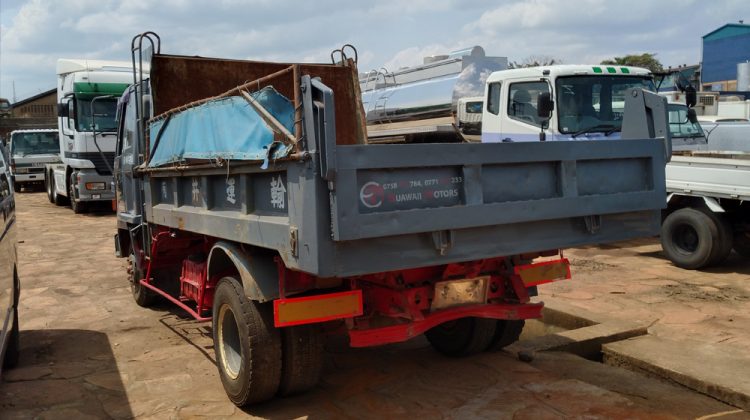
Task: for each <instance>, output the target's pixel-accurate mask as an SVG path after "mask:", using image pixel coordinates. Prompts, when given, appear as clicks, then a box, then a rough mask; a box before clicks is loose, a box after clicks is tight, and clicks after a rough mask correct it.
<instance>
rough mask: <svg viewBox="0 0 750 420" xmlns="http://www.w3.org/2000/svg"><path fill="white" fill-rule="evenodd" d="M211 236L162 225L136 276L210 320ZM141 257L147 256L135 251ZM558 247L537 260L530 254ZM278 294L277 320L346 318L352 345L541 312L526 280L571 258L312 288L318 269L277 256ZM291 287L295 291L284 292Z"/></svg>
mask: <svg viewBox="0 0 750 420" xmlns="http://www.w3.org/2000/svg"><path fill="white" fill-rule="evenodd" d="M215 242H216V240H215V239H213V238H210V237H207V236H203V235H197V234H193V233H189V232H184V231H179V230H172V229H166V228H159V229H157V230H156V231H155V234H154V235H153V237H152V241H151V252H150V255H151V258H149V259H148V260H147V270H146V276H145V278H143V279H140V284H141V285H143V286H145V287H147V288H148V289H150V290H151V291H153V292H155V293H158V294H159V295H161V296H163V297H164V298H166V299H167V300H169V301H171V302H173V303H174V304H176V305H178V306H179V307H180V308H182V309H184V310H185V311H186V312H187V313H189V314H190V315H191V316H192V317H194V318H195V319H196V320H198V321H210V320H211V316H210V315H208V314H210V311H211V309H212V304H213V294H214V289H215V287H216V284H217V283H218V281H219V280H220V279H221V278H222V277H224V276H225V275H228V274H232V273H220V274H217V275H213V276H211V277H209V276H208V275H207V261H206V258H205V256H206V255H207V254H208V251H209V250H210V249H211V247H212V246H213V244H214V243H215ZM140 254H141V255H140V258H144V255H143V252H142V251H141V252H140ZM553 255H557V256H558V258H554V259H547V260H545V261H543V262H539V263H524V261H529V260H530V259H531V258H534V257H539V256H544V257H550V256H553ZM276 266H277V268H278V278H279V298H278V299H275V300H274V301H273V307H274V325H275V326H276V327H288V326H294V325H303V324H312V323H321V322H327V321H333V320H345V325H346V331H347V332H348V335H349V338H350V344H351V346H352V347H368V346H376V345H382V344H388V343H397V342H402V341H406V340H408V339H410V338H412V337H415V336H417V335H419V334H422V333H424V332H425V331H427V330H429V329H430V328H432V327H435V326H437V325H439V324H442V323H445V322H449V321H453V320H456V319H459V318H465V317H478V318H494V319H506V320H520V319H529V318H539V317H540V316H541V310H542V307H543V306H544V304H543V303H541V302H540V303H531V302H530V297H529V288H530V287H533V286H537V285H540V284H544V283H549V282H553V281H557V280H564V279H570V268H569V262H568V260H567V259H566V258H563V257H562V253H561V252H558V251H551V252H544V253H538V254H533V255H523V256H522V258H521V257H497V258H490V259H484V260H478V261H469V262H463V263H453V264H446V265H439V266H432V267H421V268H413V269H407V270H398V271H389V272H383V273H375V274H368V275H362V276H356V277H352V278H346V279H333V282H331V279H326V280H327V281H326V282H325V283H328V284H330V283H336V284H338V286H336V287H334V288H328V289H316V284H317V283H318V280H319V279H317V278H315V276H312V275H309V274H306V273H303V272H299V271H293V270H289V269H287V268H286V267H285V266H284V263H283V261H282V259H281V258H280V257H276ZM176 267H181V270H180V273H181V274H180V278H179V282H180V289H179V290H180V292H179V296H178V297H175V296H173V295H172V294H170V293H168V292H167V291H166V290H165V288H164V286H163V285H160V284H157V282H156V281H155V280H154V279H153V277H152V273H153V270H155V269H164V268H176ZM289 295H292V296H293V297H288V296H289Z"/></svg>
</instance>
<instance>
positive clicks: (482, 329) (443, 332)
mask: <svg viewBox="0 0 750 420" xmlns="http://www.w3.org/2000/svg"><path fill="white" fill-rule="evenodd" d="M496 329H497V320H495V319H488V318H460V319H457V320H455V321H450V322H445V323H443V324H440V325H438V326H436V327H434V328H431V329H429V330H427V332H425V334H424V335H425V337H427V341H429V342H430V344H431V345H432V347H433V348H434V349H435V350H437V351H439V352H440V353H443V354H444V355H446V356H450V357H460V356H470V355H472V354H476V353H479V352H483V351H485V350H486V349H487V348H488V347H489V346H490V343H492V340H493V339H494V338H495V331H496Z"/></svg>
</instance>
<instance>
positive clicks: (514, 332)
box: [487, 319, 526, 351]
mask: <svg viewBox="0 0 750 420" xmlns="http://www.w3.org/2000/svg"><path fill="white" fill-rule="evenodd" d="M525 325H526V320H523V319H518V320H515V319H514V320H510V319H501V320H498V321H497V327H496V331H495V336H494V337H493V338H492V342H491V343H490V345H489V347H487V350H488V351H497V350H500V349H502V348H503V347H506V346H509V345H511V344H513V343H515V342H516V341H518V337H520V336H521V332H522V331H523V327H524V326H525Z"/></svg>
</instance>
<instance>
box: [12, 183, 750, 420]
mask: <svg viewBox="0 0 750 420" xmlns="http://www.w3.org/2000/svg"><path fill="white" fill-rule="evenodd" d="M17 209H18V225H19V235H18V237H19V240H20V241H21V243H20V245H19V258H20V264H21V265H20V276H21V282H22V288H23V289H22V293H21V307H20V323H21V359H20V365H19V367H18V368H16V369H13V370H8V371H7V372H5V374H4V382H2V383H0V418H3V419H5V418H11V419H12V418H19V419H20V418H23V419H26V418H48V419H99V418H115V419H125V418H133V417H137V418H154V419H161V418H247V417H251V416H257V417H262V418H300V417H301V418H325V419H328V418H357V419H360V418H373V419H375V418H377V419H380V418H412V419H413V418H460V419H464V418H491V419H503V418H517V419H548V418H549V419H556V418H587V419H595V418H649V419H651V418H698V417H702V416H704V417H702V418H721V419H729V418H732V419H734V418H750V416H747V413H743V412H738V411H737V409H736V408H734V407H731V406H728V405H725V404H723V403H720V402H718V401H716V400H714V399H711V398H709V397H706V396H703V395H700V394H696V393H693V392H691V391H689V390H687V389H685V388H681V387H679V386H675V385H672V384H669V383H666V382H663V381H660V380H658V379H654V378H648V377H645V376H640V375H638V374H636V373H632V372H629V371H625V370H622V369H619V368H614V367H610V366H606V365H603V364H600V363H595V362H591V361H588V360H584V359H581V358H578V357H575V356H572V355H568V354H563V353H542V354H539V355H538V356H537V358H536V359H535V360H534V361H533V362H531V363H523V362H520V361H518V360H517V359H516V358H514V357H513V356H511V355H509V354H506V353H502V352H501V353H486V354H481V355H478V356H475V357H470V358H465V359H449V358H445V357H442V356H440V355H438V354H437V353H436V352H434V351H433V350H432V349H431V348H430V347H429V345H428V344H427V343H426V341H425V340H424V339H421V338H420V339H415V340H413V341H411V342H408V343H404V344H400V345H394V346H386V347H382V348H373V349H349V348H348V347H347V346H346V343H345V340H344V339H342V338H340V337H331V338H330V339H329V340H328V343H327V347H326V365H325V370H324V377H323V380H322V382H321V384H320V385H319V386H318V387H317V388H315V389H314V390H313V391H312V392H309V393H307V394H304V395H301V396H297V397H291V398H284V399H277V400H274V401H271V402H268V403H266V404H263V405H260V406H256V407H251V408H248V409H244V410H240V409H238V408H236V407H234V405H232V403H231V402H229V401H228V400H227V398H226V397H225V395H224V391H223V389H222V387H221V383H220V380H219V377H218V373H217V370H216V366H215V364H214V354H213V349H212V341H211V327H210V324H208V323H197V322H194V321H192V320H190V319H188V318H186V317H184V315H183V314H181V313H180V312H179V311H178V310H176V309H175V308H174V307H173V306H170V305H168V304H163V305H161V306H157V307H156V308H154V309H143V308H140V307H138V306H137V305H136V304H135V303H134V302H133V300H132V297H131V295H130V290H129V288H128V284H127V277H126V271H125V261H124V260H121V259H116V258H115V257H114V256H113V239H112V237H113V234H114V230H115V217H114V215H112V214H111V213H98V214H86V215H74V214H73V213H72V212H71V211H70V210H69V209H67V208H61V207H56V206H54V205H52V204H50V203H48V202H47V200H46V196H45V195H44V194H43V193H21V194H18V195H17ZM567 255H568V256H569V257H571V259H572V262H573V269H574V276H575V278H576V279H575V280H574V281H569V282H566V283H559V284H554V285H549V286H545V287H543V288H541V294H542V296H543V297H544V296H546V297H549V298H550V299H558V300H565V301H566V302H569V303H571V304H572V305H578V306H580V307H581V308H585V309H586V310H589V311H591V310H593V311H606V312H610V313H614V314H618V316H619V315H620V314H621V316H623V317H633V316H637V317H651V318H653V320H654V324H653V329H654V333H655V334H663V335H667V336H671V337H679V336H682V335H685V334H687V335H689V336H690V337H691V338H695V339H700V340H709V341H711V342H713V343H723V344H724V345H726V346H728V347H727V348H728V349H730V348H731V349H745V351H746V350H747V346H748V340H750V328H748V327H749V326H750V325H748V314H749V313H750V312H749V311H748V309H750V308H748V305H750V291H749V290H748V277H749V275H748V273H749V272H750V264H747V263H746V262H745V261H740V260H739V259H738V258H737V257H736V256H733V260H731V261H730V262H729V264H728V265H726V266H725V267H724V268H722V269H721V270H716V271H714V272H700V273H699V272H685V271H682V270H679V269H676V268H674V267H671V266H670V265H669V264H668V263H667V262H665V261H664V260H663V259H662V258H661V257H660V255H659V253H658V246H657V245H655V244H654V242H653V241H643V242H637V243H633V244H629V246H627V247H625V248H617V247H613V248H587V249H579V250H573V251H570V252H568V254H567ZM651 318H649V319H651ZM707 331H713V332H711V333H709V332H707ZM729 346H732V347H729ZM705 416H707V417H705Z"/></svg>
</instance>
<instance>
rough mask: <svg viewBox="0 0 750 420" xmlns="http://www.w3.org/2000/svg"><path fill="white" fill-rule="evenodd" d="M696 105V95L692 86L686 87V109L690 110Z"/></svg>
mask: <svg viewBox="0 0 750 420" xmlns="http://www.w3.org/2000/svg"><path fill="white" fill-rule="evenodd" d="M697 103H698V94H697V93H696V92H695V88H694V87H692V86H688V87H687V88H685V105H687V106H688V108H692V107H694V106H695V104H697ZM693 114H695V112H693Z"/></svg>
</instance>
